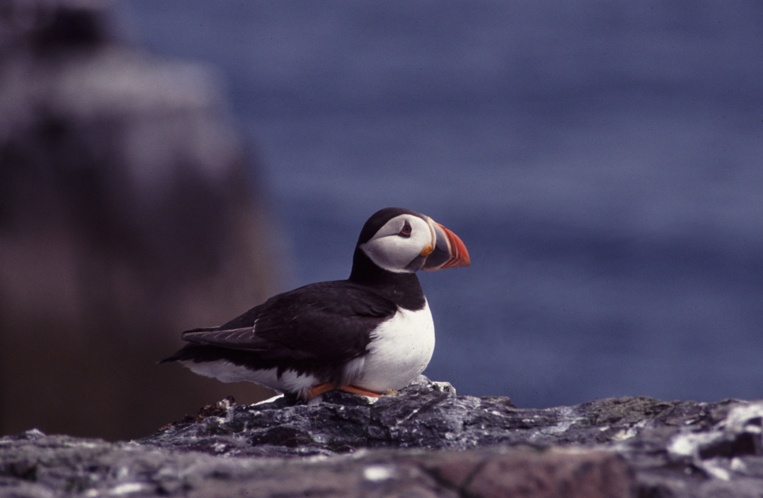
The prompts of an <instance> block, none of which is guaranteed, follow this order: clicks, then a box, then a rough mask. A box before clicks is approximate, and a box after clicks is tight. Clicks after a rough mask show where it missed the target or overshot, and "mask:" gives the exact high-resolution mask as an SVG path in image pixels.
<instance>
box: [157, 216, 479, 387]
mask: <svg viewBox="0 0 763 498" xmlns="http://www.w3.org/2000/svg"><path fill="white" fill-rule="evenodd" d="M469 264H470V259H469V252H468V251H467V249H466V246H465V245H464V243H463V242H462V241H461V239H460V238H459V237H458V236H457V235H456V234H455V233H453V232H452V231H451V230H449V229H448V228H446V227H445V226H443V225H441V224H439V223H437V222H435V221H434V220H433V219H432V218H430V217H429V216H426V215H424V214H421V213H418V212H416V211H412V210H410V209H404V208H398V207H389V208H384V209H381V210H379V211H377V212H376V213H374V214H373V215H372V216H371V217H370V218H369V219H368V220H367V221H366V223H365V224H364V225H363V228H362V230H361V231H360V236H359V237H358V241H357V244H356V245H355V252H354V254H353V261H352V269H351V271H350V276H349V278H347V279H346V280H335V281H328V282H318V283H313V284H309V285H305V286H303V287H299V288H297V289H294V290H292V291H288V292H284V293H282V294H278V295H276V296H273V297H271V298H270V299H267V300H266V301H265V302H264V303H262V304H259V305H257V306H255V307H254V308H252V309H250V310H249V311H247V312H245V313H243V314H242V315H240V316H238V317H236V318H234V319H232V320H230V321H228V322H227V323H224V324H223V325H220V326H218V327H211V328H197V329H192V330H188V331H185V332H183V333H182V335H181V338H182V340H183V341H185V342H186V343H187V344H185V345H184V346H183V347H182V348H181V349H180V350H179V351H177V352H176V353H175V354H173V355H172V356H169V357H168V358H165V359H163V360H161V361H160V363H167V362H178V363H180V364H182V365H183V366H185V367H187V368H189V369H190V370H191V371H193V372H194V373H197V374H200V375H203V376H207V377H214V378H216V379H218V380H220V381H222V382H239V381H249V382H254V383H256V384H259V385H262V386H265V387H267V388H270V389H272V390H274V391H277V392H281V393H285V394H287V395H290V396H296V397H297V398H300V399H303V400H310V399H312V398H315V397H316V396H319V395H321V394H323V393H325V392H327V391H331V390H341V391H345V392H349V393H354V394H359V395H364V396H369V397H379V396H381V395H383V394H391V393H394V392H396V391H398V390H400V389H402V388H403V387H405V386H407V385H408V384H409V383H410V382H411V381H412V380H414V379H415V378H416V377H418V375H419V374H421V373H422V372H423V371H424V369H425V368H426V367H427V365H428V364H429V361H430V360H431V358H432V353H433V352H434V345H435V333H434V332H435V331H434V323H433V321H432V313H431V312H430V310H429V304H428V302H427V299H426V297H425V296H424V292H423V290H422V288H421V284H420V283H419V279H418V277H417V276H416V272H417V271H419V270H425V271H435V270H441V269H444V268H454V267H459V266H468V265H469Z"/></svg>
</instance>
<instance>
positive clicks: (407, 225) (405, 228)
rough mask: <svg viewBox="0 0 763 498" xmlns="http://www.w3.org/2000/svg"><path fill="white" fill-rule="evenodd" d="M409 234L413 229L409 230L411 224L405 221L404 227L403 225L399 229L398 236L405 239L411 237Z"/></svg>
mask: <svg viewBox="0 0 763 498" xmlns="http://www.w3.org/2000/svg"><path fill="white" fill-rule="evenodd" d="M411 233H413V228H411V224H410V223H408V220H405V225H403V228H401V229H400V233H398V235H399V236H401V237H405V238H406V239H407V238H408V237H410V236H411Z"/></svg>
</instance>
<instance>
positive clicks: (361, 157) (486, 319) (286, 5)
mask: <svg viewBox="0 0 763 498" xmlns="http://www.w3.org/2000/svg"><path fill="white" fill-rule="evenodd" d="M121 11H122V16H121V20H122V23H123V31H124V32H125V33H126V36H127V37H128V38H129V39H130V40H131V41H133V42H134V43H137V44H138V45H140V46H142V47H144V48H145V49H147V50H149V51H151V52H153V53H155V54H158V55H161V56H163V57H169V58H172V59H181V60H188V61H195V62H200V63H203V64H205V65H207V66H208V67H210V68H212V69H213V70H214V71H216V72H217V74H218V75H219V77H220V79H221V81H224V83H225V85H226V87H227V91H228V94H227V96H228V99H229V102H230V106H231V110H232V112H233V113H234V116H235V120H236V122H237V124H238V126H239V128H240V129H241V130H242V133H243V134H244V136H245V138H246V140H247V144H248V147H249V148H250V150H251V151H252V152H253V153H254V154H255V155H256V157H257V158H258V159H259V160H260V161H261V162H262V164H263V166H264V170H260V171H257V172H253V178H254V179H256V181H257V182H259V184H260V185H261V186H263V187H264V190H265V192H266V194H267V198H268V201H269V202H270V205H271V207H272V213H273V216H274V219H273V224H274V226H276V227H277V228H278V229H279V230H280V231H281V233H282V238H283V250H282V251H281V252H282V253H283V254H285V255H286V256H285V257H286V258H287V259H286V261H285V262H279V264H282V265H284V266H285V267H286V268H291V271H290V272H289V274H288V275H287V276H286V277H285V279H284V282H283V287H284V290H286V289H288V288H291V287H294V286H297V285H302V284H306V283H309V282H314V281H318V280H333V279H338V278H345V277H346V276H347V275H348V274H349V270H350V263H351V257H352V251H353V247H354V244H355V241H356V238H357V234H358V232H359V230H360V227H361V226H362V224H363V222H364V221H365V220H366V218H367V217H368V216H369V215H370V214H371V213H373V212H374V211H376V210H377V209H378V208H381V207H385V206H395V205H396V206H403V207H409V208H412V209H416V210H418V211H421V212H423V213H426V214H428V215H430V216H432V217H433V218H434V219H436V220H437V221H439V222H441V223H443V224H444V225H446V226H448V227H449V228H451V229H452V230H454V231H455V232H456V233H457V234H459V235H460V236H461V238H462V239H463V240H464V242H465V243H466V245H467V246H468V248H469V251H470V254H471V257H472V266H471V267H469V268H459V269H453V270H445V271H441V272H435V273H427V274H424V275H422V277H421V279H422V284H423V285H424V287H425V290H426V293H427V296H428V298H429V301H430V305H431V308H432V310H433V314H434V317H435V324H436V328H437V341H438V342H437V348H436V351H435V356H434V358H433V360H432V363H431V364H430V366H429V368H428V370H427V372H426V373H427V375H429V376H430V377H431V378H433V379H436V380H447V381H450V382H451V383H453V384H454V385H455V386H456V388H457V389H458V391H459V393H461V394H474V395H488V394H494V395H506V396H510V397H512V398H513V400H514V402H515V403H516V404H517V405H519V406H551V405H559V404H568V403H578V402H584V401H589V400H592V399H595V398H602V397H612V396H625V395H647V396H654V397H658V398H664V399H674V398H681V399H697V400H708V401H709V400H717V399H721V398H726V397H744V398H762V397H763V4H761V3H760V1H759V0H749V1H737V0H731V1H728V2H717V1H708V0H697V1H693V2H661V1H655V0H645V1H640V2H632V1H614V2H613V1H604V0H600V1H599V0H577V1H574V2H537V1H531V0H523V1H503V0H501V1H498V0H496V1H482V0H479V1H468V2H467V1H445V2H434V1H415V2H411V1H401V0H390V1H384V2H378V1H368V0H359V1H353V2H349V1H337V0H328V1H321V2H315V1H308V0H299V1H284V2H277V1H261V0H222V1H218V2H210V1H204V0H162V1H159V2H157V1H156V0H127V1H126V2H124V4H123V5H122V7H121ZM253 304H254V303H253ZM240 311H243V310H231V316H233V315H235V314H236V313H238V312H240Z"/></svg>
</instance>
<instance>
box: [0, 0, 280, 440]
mask: <svg viewBox="0 0 763 498" xmlns="http://www.w3.org/2000/svg"><path fill="white" fill-rule="evenodd" d="M113 9H114V5H113V4H111V3H109V2H88V1H75V0H71V1H62V2H51V1H26V2H13V1H0V433H15V432H19V431H22V430H26V429H29V428H31V427H38V428H41V429H43V430H45V431H49V432H54V433H55V432H65V433H69V434H75V435H92V436H99V437H105V438H128V437H133V436H135V435H139V434H145V433H146V432H148V431H149V430H151V429H153V428H155V427H156V426H158V425H161V424H162V423H164V422H165V421H167V420H172V419H175V418H177V417H178V416H182V415H183V413H179V412H178V411H179V410H183V409H187V410H188V411H192V410H195V408H196V407H197V406H199V405H200V404H204V403H205V402H208V401H209V400H210V399H218V398H219V397H221V396H224V395H227V394H231V393H238V394H237V395H238V396H242V397H243V398H244V399H253V398H255V397H256V396H257V394H256V390H254V389H253V388H251V387H248V386H247V387H246V388H245V389H243V390H242V387H241V386H238V387H237V386H230V385H224V384H219V383H217V382H214V381H211V380H210V381H207V379H202V378H197V377H195V376H192V375H191V374H189V373H188V372H186V371H184V369H180V368H175V367H172V366H158V365H156V364H155V362H156V360H158V359H160V358H162V357H163V356H165V355H167V354H169V353H171V352H172V351H174V349H175V348H176V347H178V346H179V344H180V341H179V333H180V331H181V330H183V329H185V328H191V327H194V326H202V325H215V324H217V323H221V322H222V321H224V320H226V319H228V318H230V317H232V316H233V315H235V314H236V313H238V312H242V311H244V310H245V309H247V308H248V307H249V306H251V305H253V304H255V303H256V302H258V301H259V300H261V299H263V298H264V297H266V296H267V295H268V294H270V293H272V292H273V290H274V284H273V281H274V273H275V270H274V268H277V267H278V265H277V264H274V262H273V256H274V253H275V251H274V245H273V237H272V233H273V232H272V227H269V226H267V222H266V221H265V220H266V216H265V212H264V208H263V202H262V195H261V190H262V189H258V188H257V186H256V185H255V184H256V174H254V175H253V174H252V171H255V170H256V164H252V159H251V157H250V156H249V155H248V154H247V153H246V150H245V149H244V146H243V142H242V140H241V137H240V136H239V135H238V134H237V132H236V130H235V129H234V128H233V127H232V121H231V118H230V116H229V115H228V112H227V110H226V107H225V100H224V96H223V92H222V90H221V85H220V82H218V81H217V80H216V78H215V75H214V73H213V72H211V71H210V70H209V69H207V68H205V67H202V66H199V65H196V64H193V63H185V62H176V61H167V60H161V59H158V58H156V57H152V56H151V55H150V54H148V53H145V52H143V51H141V50H139V49H137V48H135V47H132V46H129V45H128V44H126V43H125V42H123V41H121V40H120V37H119V35H118V34H117V29H116V26H117V22H116V21H117V19H116V18H115V16H116V14H115V11H114V10H113ZM253 393H254V394H253Z"/></svg>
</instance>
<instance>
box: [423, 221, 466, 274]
mask: <svg viewBox="0 0 763 498" xmlns="http://www.w3.org/2000/svg"><path fill="white" fill-rule="evenodd" d="M430 226H431V227H432V228H433V232H434V234H435V239H436V241H435V245H434V249H433V250H432V253H431V254H429V256H428V257H427V260H426V262H425V263H424V267H423V269H424V270H428V271H435V270H442V269H443V268H455V267H457V266H469V264H470V263H471V261H470V260H469V251H467V250H466V245H465V244H464V243H463V242H462V241H461V239H460V238H459V237H458V235H456V234H455V233H453V232H452V231H450V230H449V229H447V228H445V227H444V226H442V225H440V224H439V223H437V222H435V221H433V220H432V222H431V223H430Z"/></svg>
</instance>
